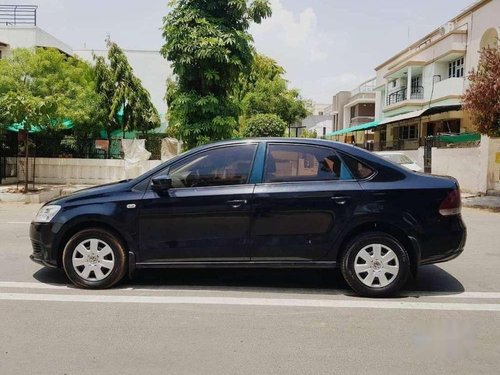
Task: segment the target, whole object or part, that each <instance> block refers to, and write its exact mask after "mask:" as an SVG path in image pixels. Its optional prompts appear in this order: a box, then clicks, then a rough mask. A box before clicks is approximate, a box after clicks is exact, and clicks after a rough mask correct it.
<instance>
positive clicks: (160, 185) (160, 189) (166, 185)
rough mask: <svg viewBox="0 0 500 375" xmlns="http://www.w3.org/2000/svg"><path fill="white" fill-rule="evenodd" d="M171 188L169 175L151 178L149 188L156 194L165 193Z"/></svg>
mask: <svg viewBox="0 0 500 375" xmlns="http://www.w3.org/2000/svg"><path fill="white" fill-rule="evenodd" d="M171 188H172V178H171V177H170V176H156V177H153V178H152V179H151V189H152V190H153V191H155V192H157V193H158V194H160V193H166V192H167V191H168V190H169V189H171Z"/></svg>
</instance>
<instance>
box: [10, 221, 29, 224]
mask: <svg viewBox="0 0 500 375" xmlns="http://www.w3.org/2000/svg"><path fill="white" fill-rule="evenodd" d="M6 224H30V222H29V221H7V222H6Z"/></svg>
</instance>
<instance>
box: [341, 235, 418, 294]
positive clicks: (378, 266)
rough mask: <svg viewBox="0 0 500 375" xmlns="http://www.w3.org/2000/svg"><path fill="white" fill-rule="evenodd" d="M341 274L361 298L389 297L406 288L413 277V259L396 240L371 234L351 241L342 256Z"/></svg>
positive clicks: (387, 236) (388, 236)
mask: <svg viewBox="0 0 500 375" xmlns="http://www.w3.org/2000/svg"><path fill="white" fill-rule="evenodd" d="M341 271H342V275H343V276H344V279H345V280H346V282H347V283H348V284H349V286H350V287H351V288H352V289H353V290H354V291H355V292H356V293H358V294H359V295H361V296H365V297H389V296H393V295H394V294H396V293H397V292H398V291H399V290H401V288H402V287H403V286H404V285H405V283H406V281H407V279H408V276H409V275H410V258H409V256H408V252H407V251H406V249H405V248H404V247H403V245H401V243H400V242H399V241H398V240H397V239H395V238H394V237H392V236H390V235H388V234H386V233H382V232H369V233H364V234H361V235H359V236H357V237H356V238H354V239H353V240H352V241H351V242H349V244H348V245H347V247H346V251H345V253H344V255H343V257H342V261H341Z"/></svg>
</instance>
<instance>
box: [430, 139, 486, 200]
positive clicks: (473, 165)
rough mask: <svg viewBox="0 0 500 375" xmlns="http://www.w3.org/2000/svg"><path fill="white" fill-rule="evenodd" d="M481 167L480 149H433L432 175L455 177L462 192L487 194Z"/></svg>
mask: <svg viewBox="0 0 500 375" xmlns="http://www.w3.org/2000/svg"><path fill="white" fill-rule="evenodd" d="M480 165H481V149H480V148H479V147H471V148H433V149H432V174H437V175H443V176H452V177H455V178H456V179H457V180H458V183H459V184H460V189H461V190H462V191H465V192H469V193H479V192H483V193H486V191H484V183H482V181H481V178H480Z"/></svg>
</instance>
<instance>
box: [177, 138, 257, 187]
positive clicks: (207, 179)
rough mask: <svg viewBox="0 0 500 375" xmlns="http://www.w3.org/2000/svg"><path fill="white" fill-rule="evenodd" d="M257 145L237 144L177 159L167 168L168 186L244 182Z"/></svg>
mask: <svg viewBox="0 0 500 375" xmlns="http://www.w3.org/2000/svg"><path fill="white" fill-rule="evenodd" d="M256 149H257V145H255V144H249V145H237V146H229V147H222V148H217V149H213V150H208V151H205V152H201V153H199V154H196V155H193V156H190V157H188V158H187V159H184V160H182V161H180V162H179V163H178V164H176V165H174V166H172V167H171V168H170V170H169V172H168V174H169V176H170V177H171V178H172V187H174V188H186V187H200V186H221V185H240V184H246V183H247V182H248V178H249V176H250V170H251V168H252V162H253V158H254V155H255V150H256Z"/></svg>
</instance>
